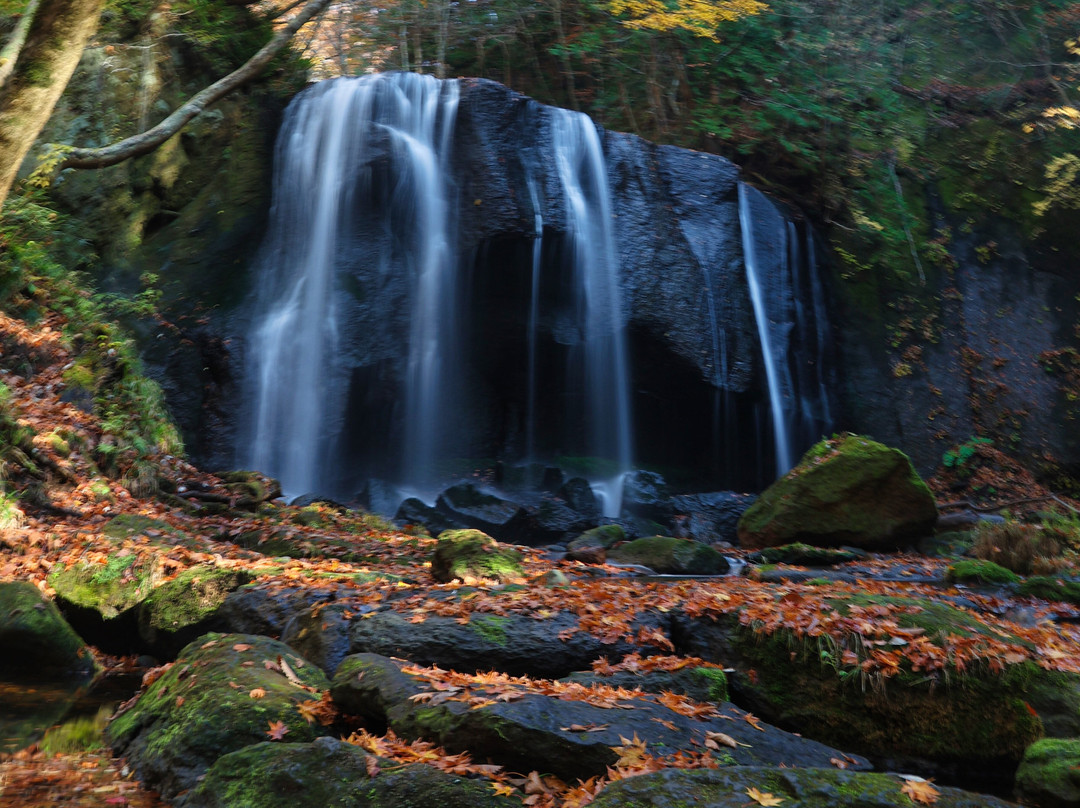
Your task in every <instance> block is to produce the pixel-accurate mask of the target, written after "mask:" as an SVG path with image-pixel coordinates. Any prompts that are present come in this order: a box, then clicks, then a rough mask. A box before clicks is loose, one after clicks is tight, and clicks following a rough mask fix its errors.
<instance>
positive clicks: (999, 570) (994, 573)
mask: <svg viewBox="0 0 1080 808" xmlns="http://www.w3.org/2000/svg"><path fill="white" fill-rule="evenodd" d="M945 580H946V581H947V582H948V583H974V584H1015V583H1019V582H1020V576H1019V575H1017V574H1016V573H1015V572H1013V571H1012V570H1007V569H1005V568H1004V567H1002V566H1001V565H1000V564H995V563H994V562H993V561H983V560H982V559H975V560H971V561H957V562H956V563H955V564H950V565H949V567H948V569H946V570H945Z"/></svg>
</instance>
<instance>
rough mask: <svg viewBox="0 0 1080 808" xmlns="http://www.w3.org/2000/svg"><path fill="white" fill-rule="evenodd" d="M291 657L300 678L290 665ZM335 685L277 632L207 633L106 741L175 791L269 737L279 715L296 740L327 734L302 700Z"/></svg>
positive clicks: (156, 784) (146, 776) (145, 775)
mask: <svg viewBox="0 0 1080 808" xmlns="http://www.w3.org/2000/svg"><path fill="white" fill-rule="evenodd" d="M279 660H281V662H280V663H279ZM268 662H269V663H271V665H269V666H268V665H267V664H265V663H268ZM286 664H287V665H288V666H289V670H290V671H291V672H292V673H293V677H295V678H296V679H297V680H298V683H294V682H293V681H292V678H291V677H289V676H288V675H287V674H286V673H285V672H284V670H285V668H284V665H286ZM327 685H328V682H327V680H326V677H325V676H324V675H323V673H322V671H321V670H319V669H318V668H317V667H315V666H314V665H312V664H311V663H310V662H307V661H306V660H305V659H303V658H302V657H301V656H299V655H298V654H297V653H296V652H295V651H293V650H292V649H291V648H289V646H287V645H285V644H284V643H281V642H278V641H277V640H272V639H270V638H268V637H260V636H257V635H253V634H213V633H211V634H206V635H203V636H202V637H200V638H199V639H198V640H196V641H195V642H193V643H191V644H189V645H187V646H186V647H185V648H184V649H183V650H182V651H181V652H180V656H179V657H178V659H177V660H176V662H174V663H173V664H172V666H171V667H170V668H169V670H168V671H166V672H165V673H164V674H163V675H162V676H161V677H160V678H158V679H157V680H156V681H155V682H154V683H153V684H151V685H150V687H148V688H147V689H146V690H145V691H143V693H142V694H141V695H140V696H139V698H138V701H136V702H135V704H134V706H132V707H131V709H129V710H128V711H127V712H124V713H121V714H120V715H119V716H118V717H117V718H115V719H114V720H113V722H112V723H111V724H110V725H109V727H108V729H107V730H106V741H107V742H108V743H109V744H110V745H111V746H112V748H113V749H114V750H115V751H116V752H117V753H119V754H123V755H126V756H127V758H128V760H129V761H130V762H131V764H132V766H133V767H134V769H135V771H136V772H137V773H138V775H139V777H140V779H142V780H143V781H144V782H145V783H146V784H147V785H149V786H151V787H152V788H155V789H157V790H158V791H159V792H160V793H161V794H162V796H163V797H165V798H166V799H172V798H173V797H175V796H176V795H177V794H179V793H180V792H182V791H185V790H187V789H190V788H192V787H194V786H195V784H196V783H197V782H198V779H199V778H200V777H201V776H202V775H203V774H204V773H205V772H206V770H207V769H208V768H209V767H210V766H211V765H212V764H213V763H214V762H215V761H216V760H217V759H218V758H219V757H221V756H222V755H225V754H228V753H229V752H235V751H236V750H238V749H243V748H244V747H245V746H251V745H252V744H257V743H261V742H263V741H265V740H266V739H267V731H268V730H269V729H270V726H271V725H272V724H276V722H279V721H280V722H282V723H283V724H284V725H285V727H286V728H287V730H288V732H287V737H288V738H289V740H291V741H296V742H301V743H303V742H308V741H312V740H314V739H315V738H316V737H318V736H320V735H325V734H326V730H325V729H324V728H322V727H321V726H319V725H318V724H309V723H308V722H307V721H305V720H304V718H303V717H302V716H301V715H300V713H299V712H298V711H297V705H298V704H300V703H301V702H303V701H307V700H309V699H313V698H315V699H317V698H318V697H319V691H322V690H324V689H326V687H327Z"/></svg>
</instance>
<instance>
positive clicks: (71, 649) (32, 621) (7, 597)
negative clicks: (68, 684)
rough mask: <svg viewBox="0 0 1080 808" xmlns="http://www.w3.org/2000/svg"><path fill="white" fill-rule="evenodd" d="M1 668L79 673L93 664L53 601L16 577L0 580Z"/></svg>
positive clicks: (83, 644) (87, 649)
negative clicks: (13, 580) (2, 581)
mask: <svg viewBox="0 0 1080 808" xmlns="http://www.w3.org/2000/svg"><path fill="white" fill-rule="evenodd" d="M0 668H4V669H13V670H20V669H26V670H32V671H36V672H42V671H48V672H55V673H71V674H80V673H88V672H91V671H93V670H95V668H96V664H95V662H94V659H93V656H92V655H91V653H90V649H89V648H87V647H86V645H85V643H83V641H82V639H80V638H79V636H78V635H77V634H76V633H75V632H74V631H73V630H72V628H71V626H69V625H68V624H67V622H65V620H64V618H63V617H62V616H61V615H60V611H59V610H58V609H57V608H56V604H55V603H53V602H52V601H50V600H44V599H43V598H42V596H41V593H40V592H39V591H38V588H37V587H36V586H34V585H33V584H31V583H29V582H27V581H16V582H12V583H0Z"/></svg>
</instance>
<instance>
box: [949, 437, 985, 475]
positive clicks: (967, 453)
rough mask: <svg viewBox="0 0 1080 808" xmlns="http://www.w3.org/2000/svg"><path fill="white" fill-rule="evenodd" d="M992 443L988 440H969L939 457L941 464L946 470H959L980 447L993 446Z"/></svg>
mask: <svg viewBox="0 0 1080 808" xmlns="http://www.w3.org/2000/svg"><path fill="white" fill-rule="evenodd" d="M993 445H994V442H993V441H992V440H990V439H989V438H969V439H968V440H966V441H964V442H963V443H961V444H960V445H959V446H956V447H954V448H952V449H949V450H948V451H946V452H945V453H944V454H943V455H942V456H941V463H942V465H944V466H945V468H947V469H959V468H961V467H962V466H963V465H964V464H966V463H967V462H968V461H969V460H971V458H972V457H974V456H975V453H976V452H977V451H978V448H979V447H980V446H993Z"/></svg>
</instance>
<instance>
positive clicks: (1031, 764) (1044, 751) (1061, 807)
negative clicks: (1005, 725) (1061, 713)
mask: <svg viewBox="0 0 1080 808" xmlns="http://www.w3.org/2000/svg"><path fill="white" fill-rule="evenodd" d="M1016 795H1017V796H1018V797H1019V798H1020V799H1021V800H1022V801H1023V802H1024V803H1026V804H1031V805H1038V806H1039V808H1076V806H1078V805H1080V739H1078V738H1067V739H1066V738H1044V739H1043V740H1041V741H1036V742H1035V743H1033V744H1032V745H1031V746H1029V747H1028V748H1027V750H1026V751H1025V752H1024V759H1023V760H1021V761H1020V767H1019V768H1018V769H1017V770H1016Z"/></svg>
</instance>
